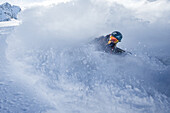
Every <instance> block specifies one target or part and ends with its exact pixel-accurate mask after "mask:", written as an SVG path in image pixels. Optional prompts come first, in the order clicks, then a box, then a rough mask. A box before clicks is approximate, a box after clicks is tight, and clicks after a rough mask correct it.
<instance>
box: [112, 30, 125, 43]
mask: <svg viewBox="0 0 170 113" xmlns="http://www.w3.org/2000/svg"><path fill="white" fill-rule="evenodd" d="M111 35H112V36H114V37H115V38H116V39H118V40H119V42H121V40H122V37H123V36H122V34H121V33H120V32H119V31H114V32H113V33H112V34H111Z"/></svg>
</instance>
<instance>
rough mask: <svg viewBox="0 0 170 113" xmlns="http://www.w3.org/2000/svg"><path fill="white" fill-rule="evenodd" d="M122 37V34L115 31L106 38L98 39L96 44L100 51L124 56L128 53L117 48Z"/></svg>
mask: <svg viewBox="0 0 170 113" xmlns="http://www.w3.org/2000/svg"><path fill="white" fill-rule="evenodd" d="M122 37H123V36H122V34H121V33H120V32H118V31H114V32H112V33H111V34H108V35H106V36H101V37H99V38H96V39H95V40H94V42H95V43H96V44H97V45H98V46H100V47H99V50H104V51H105V52H108V53H111V54H122V53H125V52H126V51H125V50H122V49H120V48H118V47H117V46H116V45H117V43H118V42H121V40H122Z"/></svg>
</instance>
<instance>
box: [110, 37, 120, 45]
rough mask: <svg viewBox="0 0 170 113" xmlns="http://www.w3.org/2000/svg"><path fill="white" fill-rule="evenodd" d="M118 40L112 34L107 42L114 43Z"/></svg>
mask: <svg viewBox="0 0 170 113" xmlns="http://www.w3.org/2000/svg"><path fill="white" fill-rule="evenodd" d="M118 42H119V40H118V39H117V38H115V37H114V36H112V35H110V38H109V41H108V44H111V43H114V44H117V43H118Z"/></svg>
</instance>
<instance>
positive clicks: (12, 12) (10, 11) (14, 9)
mask: <svg viewBox="0 0 170 113" xmlns="http://www.w3.org/2000/svg"><path fill="white" fill-rule="evenodd" d="M20 11H21V8H20V7H18V6H15V5H13V6H12V5H11V4H9V3H7V2H6V3H4V4H2V5H0V22H1V21H10V20H11V19H17V14H18V13H19V12H20Z"/></svg>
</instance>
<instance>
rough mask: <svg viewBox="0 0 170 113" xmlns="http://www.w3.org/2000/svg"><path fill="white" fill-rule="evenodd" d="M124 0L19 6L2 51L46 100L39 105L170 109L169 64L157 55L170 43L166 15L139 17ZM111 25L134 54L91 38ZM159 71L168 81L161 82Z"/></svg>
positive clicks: (120, 111)
mask: <svg viewBox="0 0 170 113" xmlns="http://www.w3.org/2000/svg"><path fill="white" fill-rule="evenodd" d="M141 1H142V0H141ZM143 1H144V0H143ZM131 2H132V3H134V4H136V3H138V2H136V1H132V0H131ZM145 2H146V3H147V4H150V3H157V2H158V1H154V2H148V1H145ZM166 2H167V4H169V2H168V1H166ZM125 3H127V2H125ZM160 3H161V1H160ZM144 5H146V4H144ZM126 6H127V5H126V4H124V3H120V2H118V1H115V2H113V3H110V2H106V1H102V0H100V1H98V0H86V1H85V0H75V1H71V2H67V3H61V4H58V5H50V6H48V7H46V6H44V7H43V6H38V7H32V8H30V9H27V10H25V11H24V12H23V14H22V15H21V17H20V18H21V19H22V24H21V25H20V26H18V27H17V28H16V29H15V31H14V32H13V33H12V35H11V36H10V37H8V39H7V44H8V48H7V51H6V56H7V59H8V61H9V63H10V65H11V68H12V70H13V71H14V72H15V74H14V75H15V76H16V78H17V77H18V78H20V79H21V80H23V81H24V83H25V84H27V87H31V88H32V87H34V91H33V92H36V93H37V95H38V96H39V97H42V99H43V100H44V101H45V102H46V105H45V106H47V107H46V108H44V109H45V110H44V112H47V113H48V112H49V113H51V112H54V113H55V112H59V113H99V112H101V113H127V112H129V113H142V112H146V113H154V112H160V113H168V112H169V111H170V108H169V101H168V99H169V97H168V96H169V93H170V92H167V91H169V90H166V91H165V90H164V88H165V87H166V88H167V89H170V88H169V87H167V86H168V83H169V79H167V78H169V76H168V75H169V74H168V73H169V64H164V62H163V61H162V59H161V60H160V59H157V58H156V57H155V56H159V55H158V52H160V50H159V49H157V48H160V47H161V48H162V49H164V50H167V49H166V48H168V49H169V45H168V44H169V42H168V41H169V39H168V37H169V36H170V34H169V32H168V30H169V23H168V22H165V21H168V16H166V18H165V17H163V19H165V20H164V21H162V20H161V19H160V16H158V17H157V16H156V17H155V18H156V19H155V20H154V21H152V19H151V20H150V19H148V18H145V19H143V16H144V15H143V13H140V11H139V12H138V10H134V8H129V7H126ZM162 7H163V6H162ZM149 11H150V12H151V10H149ZM149 11H148V12H149ZM154 11H155V10H154ZM163 12H164V11H163ZM165 12H166V11H165ZM139 15H140V16H139ZM151 16H152V15H151ZM140 17H142V18H140ZM113 30H119V31H121V32H122V33H123V34H124V39H123V41H122V43H121V44H119V45H118V46H120V47H122V48H125V47H127V49H128V50H131V51H132V52H133V55H132V56H126V57H120V56H115V55H110V54H106V53H103V52H98V51H96V50H95V47H94V45H93V44H89V43H88V42H89V41H91V40H93V39H94V38H95V37H98V36H100V35H106V34H108V33H110V32H112V31H113ZM160 37H161V40H159V39H160ZM150 44H152V45H150ZM155 48H156V49H155ZM154 49H155V50H156V51H155V52H152V50H154ZM164 52H165V51H164ZM152 53H156V55H155V56H152ZM148 54H149V55H148ZM165 54H169V53H165ZM167 61H169V59H167ZM163 75H164V76H163ZM160 76H161V77H162V76H163V79H165V81H162V82H160V81H159V80H160ZM157 82H159V83H158V84H157ZM37 111H40V110H37ZM35 112H36V111H35Z"/></svg>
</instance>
